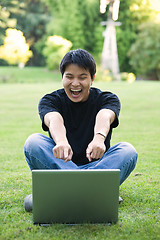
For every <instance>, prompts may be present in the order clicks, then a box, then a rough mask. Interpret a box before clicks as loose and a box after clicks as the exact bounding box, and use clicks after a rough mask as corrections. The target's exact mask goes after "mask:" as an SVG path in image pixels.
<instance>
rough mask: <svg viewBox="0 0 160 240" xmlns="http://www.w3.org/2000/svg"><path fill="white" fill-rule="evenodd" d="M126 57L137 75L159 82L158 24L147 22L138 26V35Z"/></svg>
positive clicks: (159, 51) (159, 42) (159, 34)
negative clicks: (152, 77)
mask: <svg viewBox="0 0 160 240" xmlns="http://www.w3.org/2000/svg"><path fill="white" fill-rule="evenodd" d="M128 55H129V57H130V64H131V65H132V66H133V68H134V70H135V72H136V73H137V74H139V75H142V76H154V77H155V79H159V80H160V31H159V23H154V22H147V23H144V24H141V25H140V27H139V34H138V36H137V39H136V41H135V43H133V44H132V46H131V49H130V51H129V53H128Z"/></svg>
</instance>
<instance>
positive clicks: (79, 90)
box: [71, 89, 81, 92]
mask: <svg viewBox="0 0 160 240" xmlns="http://www.w3.org/2000/svg"><path fill="white" fill-rule="evenodd" d="M71 91H73V92H80V91H81V89H79V90H74V89H71Z"/></svg>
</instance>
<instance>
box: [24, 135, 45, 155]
mask: <svg viewBox="0 0 160 240" xmlns="http://www.w3.org/2000/svg"><path fill="white" fill-rule="evenodd" d="M40 136H41V134H40V133H34V134H32V135H30V136H29V137H28V138H27V140H26V142H25V144H24V152H30V153H31V152H32V151H33V150H36V149H37V147H38V142H39V139H40Z"/></svg>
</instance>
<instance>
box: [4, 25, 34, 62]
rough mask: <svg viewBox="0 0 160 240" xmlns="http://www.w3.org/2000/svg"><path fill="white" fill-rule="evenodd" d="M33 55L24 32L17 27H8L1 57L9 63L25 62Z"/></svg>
mask: <svg viewBox="0 0 160 240" xmlns="http://www.w3.org/2000/svg"><path fill="white" fill-rule="evenodd" d="M31 56H32V52H31V51H30V50H29V45H28V44H27V43H26V40H25V37H24V36H23V33H22V32H21V31H19V30H17V29H7V30H6V37H5V39H4V45H2V46H1V47H0V58H1V59H4V60H5V61H7V62H8V63H9V64H13V65H16V64H18V65H20V64H25V63H26V62H27V61H28V60H29V58H30V57H31Z"/></svg>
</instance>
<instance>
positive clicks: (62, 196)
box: [32, 169, 120, 224]
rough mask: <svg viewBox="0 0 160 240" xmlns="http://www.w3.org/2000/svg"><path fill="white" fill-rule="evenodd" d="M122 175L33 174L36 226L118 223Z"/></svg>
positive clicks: (81, 172)
mask: <svg viewBox="0 0 160 240" xmlns="http://www.w3.org/2000/svg"><path fill="white" fill-rule="evenodd" d="M119 183H120V171H119V170H118V169H112V170H100V169H94V170H91V169H89V170H33V171H32V194H33V222H34V223H39V224H49V223H69V224H72V223H73V224H75V223H116V222H117V220H118V199H119Z"/></svg>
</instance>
